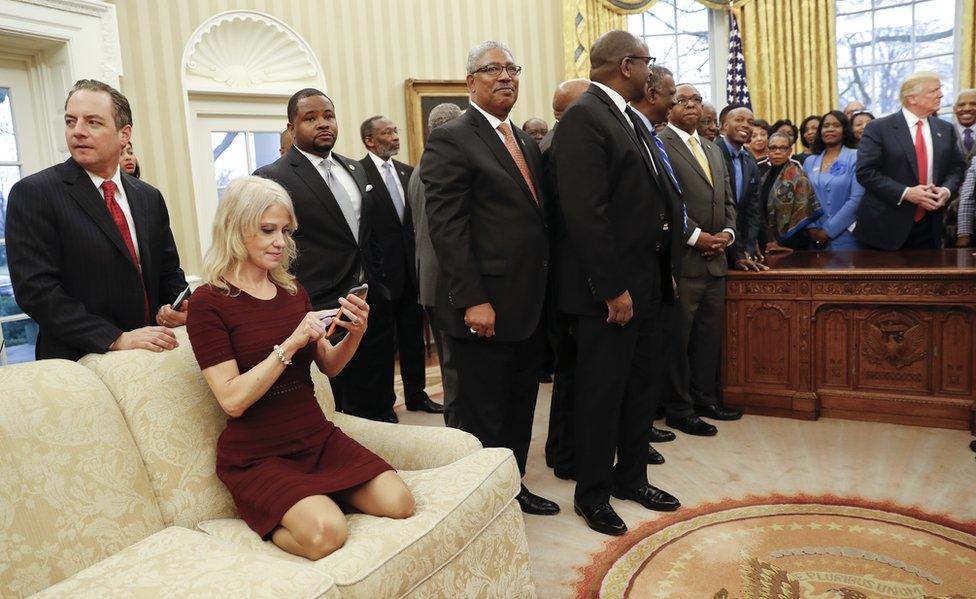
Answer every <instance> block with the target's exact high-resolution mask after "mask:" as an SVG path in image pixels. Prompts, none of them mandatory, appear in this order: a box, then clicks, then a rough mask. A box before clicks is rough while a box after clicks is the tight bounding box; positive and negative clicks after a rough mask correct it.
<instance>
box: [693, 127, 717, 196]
mask: <svg viewBox="0 0 976 599" xmlns="http://www.w3.org/2000/svg"><path fill="white" fill-rule="evenodd" d="M688 144H689V145H691V153H692V154H694V155H695V160H697V161H698V164H699V165H700V166H701V167H702V170H703V171H705V178H706V179H708V184H709V185H711V186H712V187H715V183H713V182H712V169H711V168H709V166H708V158H705V152H704V151H702V147H701V143H700V142H699V141H698V138H697V137H689V138H688Z"/></svg>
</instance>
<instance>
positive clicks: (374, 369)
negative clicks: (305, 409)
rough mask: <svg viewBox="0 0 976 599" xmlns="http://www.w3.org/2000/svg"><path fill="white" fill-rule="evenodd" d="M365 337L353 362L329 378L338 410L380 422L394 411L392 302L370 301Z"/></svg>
mask: <svg viewBox="0 0 976 599" xmlns="http://www.w3.org/2000/svg"><path fill="white" fill-rule="evenodd" d="M369 308H370V309H369V323H368V326H367V327H366V334H364V335H363V338H362V340H361V341H360V342H359V347H358V348H357V349H356V353H355V354H353V356H352V359H350V360H349V363H348V364H346V367H345V368H343V369H342V372H340V373H339V374H338V375H336V376H334V377H332V378H331V379H329V383H330V384H331V385H332V395H333V396H334V397H335V403H336V410H338V411H340V412H344V413H346V414H352V415H353V416H360V417H362V418H369V419H371V420H378V419H380V418H382V417H383V416H385V415H387V414H389V413H390V412H391V411H392V410H393V402H394V401H395V400H396V395H395V394H394V392H393V353H394V349H393V340H394V336H393V328H394V324H393V313H392V306H391V304H390V301H389V300H385V299H382V298H380V297H379V296H377V297H375V298H370V299H369Z"/></svg>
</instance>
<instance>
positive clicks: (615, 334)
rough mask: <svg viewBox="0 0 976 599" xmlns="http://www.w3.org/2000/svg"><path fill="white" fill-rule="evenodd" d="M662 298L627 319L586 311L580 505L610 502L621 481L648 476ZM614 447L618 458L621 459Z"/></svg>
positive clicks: (640, 481)
mask: <svg viewBox="0 0 976 599" xmlns="http://www.w3.org/2000/svg"><path fill="white" fill-rule="evenodd" d="M660 316H661V314H660V305H657V306H655V307H654V309H653V310H651V313H649V314H645V315H643V317H642V318H640V319H635V320H632V321H631V322H629V323H627V325H626V326H623V327H621V326H618V325H615V324H608V323H607V322H606V318H605V317H592V316H580V317H579V318H578V319H577V328H576V339H577V345H576V347H577V357H576V401H575V408H576V411H575V422H576V474H577V478H576V481H577V483H576V493H575V498H574V499H575V501H576V503H577V504H579V505H587V506H588V505H594V504H597V503H604V502H606V501H608V500H609V498H610V490H611V488H613V487H614V486H616V487H620V488H625V489H633V488H637V487H639V486H641V485H644V484H647V445H648V443H649V442H650V434H651V423H652V422H653V421H654V412H655V410H656V405H655V403H656V400H657V398H656V397H655V396H654V394H653V387H654V385H655V381H656V380H657V379H658V378H660V377H661V376H663V374H664V368H665V364H664V363H663V362H662V361H661V359H660V357H659V355H658V354H659V352H660V349H661V345H662V335H661V319H660ZM614 455H616V458H617V461H616V465H615V464H614Z"/></svg>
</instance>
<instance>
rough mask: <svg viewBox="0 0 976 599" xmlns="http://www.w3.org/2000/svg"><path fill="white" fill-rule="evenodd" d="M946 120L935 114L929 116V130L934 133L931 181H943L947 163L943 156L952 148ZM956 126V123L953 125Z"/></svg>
mask: <svg viewBox="0 0 976 599" xmlns="http://www.w3.org/2000/svg"><path fill="white" fill-rule="evenodd" d="M944 122H945V121H942V119H940V118H938V117H934V116H930V117H929V131H930V132H931V133H932V163H933V164H932V180H931V181H929V183H935V182H936V181H942V174H943V171H942V167H943V165H944V163H945V161H944V160H942V159H941V158H942V157H943V156H947V155H948V153H949V151H950V150H951V149H952V146H951V145H950V144H951V143H952V140H951V137H950V136H949V135H948V134H947V131H946V129H948V128H947V127H943V126H942V124H943V123H944ZM951 126H952V127H955V125H951Z"/></svg>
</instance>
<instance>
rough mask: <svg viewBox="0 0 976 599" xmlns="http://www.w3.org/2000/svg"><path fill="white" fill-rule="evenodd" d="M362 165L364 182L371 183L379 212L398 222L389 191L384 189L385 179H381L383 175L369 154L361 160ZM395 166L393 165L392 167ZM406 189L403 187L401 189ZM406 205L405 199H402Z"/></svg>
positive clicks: (398, 218)
mask: <svg viewBox="0 0 976 599" xmlns="http://www.w3.org/2000/svg"><path fill="white" fill-rule="evenodd" d="M359 163H360V164H361V165H363V170H364V171H365V173H366V180H367V181H372V182H373V183H372V184H373V190H372V193H373V194H374V195H375V196H376V199H377V200H379V202H380V203H381V204H382V207H381V210H383V211H385V212H386V215H387V216H389V217H391V218H393V219H394V221H396V222H399V220H400V217H399V216H397V213H396V206H394V205H393V198H392V197H390V190H389V189H387V187H386V179H384V178H383V174H382V173H380V171H379V169H378V168H376V164H375V163H374V162H373V159H372V158H371V157H370V155H369V154H366V157H365V158H363V159H362V160H361V161H360V162H359ZM395 166H396V165H395V164H394V167H395ZM406 188H407V187H406V186H404V187H403V189H406ZM404 203H406V199H404Z"/></svg>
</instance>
